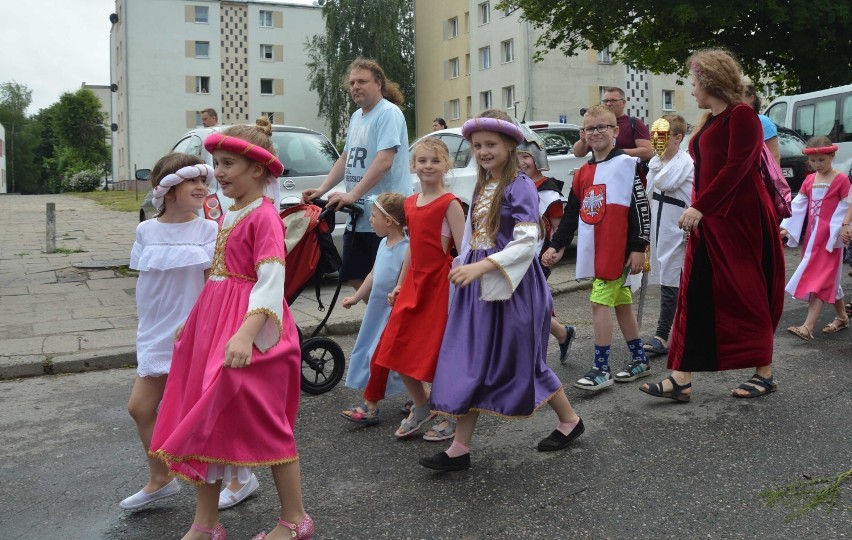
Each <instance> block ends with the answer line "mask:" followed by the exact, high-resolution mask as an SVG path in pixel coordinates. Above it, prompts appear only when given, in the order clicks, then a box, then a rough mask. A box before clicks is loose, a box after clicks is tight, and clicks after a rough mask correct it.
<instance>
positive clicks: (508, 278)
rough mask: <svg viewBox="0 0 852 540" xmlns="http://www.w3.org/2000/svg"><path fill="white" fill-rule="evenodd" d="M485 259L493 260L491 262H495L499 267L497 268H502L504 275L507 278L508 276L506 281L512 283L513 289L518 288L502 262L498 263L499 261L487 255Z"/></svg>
mask: <svg viewBox="0 0 852 540" xmlns="http://www.w3.org/2000/svg"><path fill="white" fill-rule="evenodd" d="M485 260H487V261H491V264H493V265H494V266H496V267H497V270H500V272H502V273H503V277H505V278H506V281H508V282H509V285H511V286H512V290H513V291H514V290H515V289H517V287H516V286H515V284H514V283H513V282H512V278H510V277H509V273H508V272H506V269H505V268H503V265H502V264H500V263H498V262H497V261H495V260H494V259H492V258H491V257H490V256H489V257H485Z"/></svg>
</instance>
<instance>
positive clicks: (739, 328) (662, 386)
mask: <svg viewBox="0 0 852 540" xmlns="http://www.w3.org/2000/svg"><path fill="white" fill-rule="evenodd" d="M687 65H688V66H689V69H690V71H691V73H692V87H693V90H692V95H693V96H695V100H696V101H697V102H698V106H699V107H700V108H702V109H709V113H707V114H706V115H705V117H704V118H703V119H702V121H701V122H699V125H698V126H696V128H695V129H696V132H695V135H693V137H692V140H691V141H690V144H689V151H690V154H691V155H692V157H693V159H694V160H695V184H694V190H693V200H692V206H691V207H690V208H687V209H686V210H685V211H684V212H683V215H682V216H681V218H680V221H679V223H678V224H679V225H680V227H681V228H682V229H683V230H684V232H685V233H687V234H689V241H688V243H687V248H686V258H685V260H684V265H683V273H682V275H681V283H680V293H679V295H678V303H677V313H676V314H675V322H674V328H673V331H672V339H671V347H670V350H669V358H668V367H669V369H671V370H672V373H671V376H669V377H668V378H667V379H665V380H663V381H662V382H659V383H656V384H645V385H642V387H641V390H642V391H643V392H645V393H647V394H650V395H652V396H655V397H664V398H670V399H674V400H677V401H681V402H684V401H689V398H690V394H691V392H692V372H694V371H723V370H728V369H746V368H753V369H754V370H755V373H754V375H752V376H751V378H749V380H748V381H746V382H745V383H744V384H741V385H740V386H739V387H737V388H736V389H734V391H733V393H732V395H733V396H734V397H737V398H751V397H759V396H763V395H766V394H768V393H770V392H773V391H775V389H776V388H777V384H776V383H775V381H774V380H773V378H772V346H773V336H774V334H775V329H776V327H777V326H778V321H779V320H780V318H781V311H782V309H783V307H784V254H783V249H782V246H781V238H780V234H779V230H778V221H777V218H776V215H775V208H774V206H773V203H772V200H771V198H770V196H769V193H768V191H767V190H766V187H765V185H764V183H763V179H762V178H761V176H760V175H759V173H758V170H757V164H758V160H759V159H760V155H761V151H762V149H763V128H762V127H761V124H760V120H759V119H758V118H757V114H755V112H754V110H753V109H752V108H751V107H750V106H748V105H746V104H744V103H742V95H743V82H742V76H741V70H740V66H739V64H738V63H737V61H736V60H735V59H734V58H733V57H731V55H730V54H729V53H727V52H725V51H721V50H712V49H711V50H703V51H698V52H696V53H695V54H693V55H692V57H691V58H690V59H689V60H688V64H687Z"/></svg>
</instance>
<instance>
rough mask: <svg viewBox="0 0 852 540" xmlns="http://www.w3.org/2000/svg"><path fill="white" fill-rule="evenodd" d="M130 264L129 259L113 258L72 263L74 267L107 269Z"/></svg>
mask: <svg viewBox="0 0 852 540" xmlns="http://www.w3.org/2000/svg"><path fill="white" fill-rule="evenodd" d="M128 264H130V260H129V259H111V260H107V261H84V262H80V263H75V264H72V265H71V266H73V267H74V268H85V269H105V268H118V267H120V266H127V265H128Z"/></svg>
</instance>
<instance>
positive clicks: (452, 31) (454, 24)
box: [447, 17, 459, 39]
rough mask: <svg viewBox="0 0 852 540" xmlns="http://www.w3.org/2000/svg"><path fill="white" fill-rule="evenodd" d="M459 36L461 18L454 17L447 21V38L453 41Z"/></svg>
mask: <svg viewBox="0 0 852 540" xmlns="http://www.w3.org/2000/svg"><path fill="white" fill-rule="evenodd" d="M458 35H459V18H458V17H453V18H452V19H450V20H449V21H447V37H448V38H450V39H452V38H454V37H456V36H458Z"/></svg>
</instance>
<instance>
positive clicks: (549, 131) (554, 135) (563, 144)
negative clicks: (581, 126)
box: [533, 127, 580, 155]
mask: <svg viewBox="0 0 852 540" xmlns="http://www.w3.org/2000/svg"><path fill="white" fill-rule="evenodd" d="M533 131H535V132H536V133H537V134H538V135H539V136H540V137H541V138H542V139H543V140H544V147H545V148H546V149H547V153H548V154H550V155H554V154H568V153H570V152H571V151H572V148H573V147H574V143H575V142H577V141H579V140H580V132H579V131H578V130H576V129H572V128H558V127H549V128H544V129H535V128H534V129H533Z"/></svg>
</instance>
